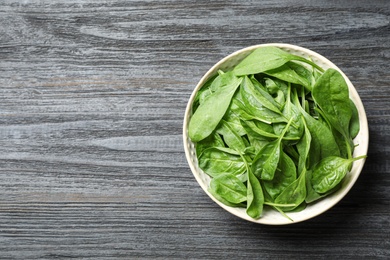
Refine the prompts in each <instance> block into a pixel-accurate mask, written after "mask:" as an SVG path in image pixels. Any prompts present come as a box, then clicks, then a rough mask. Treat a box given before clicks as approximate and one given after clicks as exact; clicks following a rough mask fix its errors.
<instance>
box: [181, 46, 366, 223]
mask: <svg viewBox="0 0 390 260" xmlns="http://www.w3.org/2000/svg"><path fill="white" fill-rule="evenodd" d="M264 46H276V47H279V48H281V49H283V50H285V51H287V52H290V53H292V54H295V55H299V56H302V57H305V58H310V59H311V60H312V61H314V62H315V63H317V64H318V65H319V66H321V67H322V68H324V69H328V68H334V69H337V70H338V71H340V73H341V74H342V75H343V77H344V78H345V80H346V82H347V84H348V87H349V94H350V97H351V99H352V100H353V101H354V103H355V105H356V107H357V109H358V112H359V118H360V132H359V134H358V135H357V136H356V138H355V139H354V143H355V144H358V146H357V147H356V148H355V150H354V154H353V156H354V157H356V156H359V155H365V154H367V150H368V136H369V135H368V124H367V117H366V113H365V111H364V107H363V104H362V101H361V100H360V97H359V95H358V93H357V91H356V89H355V88H354V86H353V85H352V83H351V81H350V80H349V79H348V78H347V76H346V75H345V74H344V73H343V72H342V71H341V70H340V69H339V68H338V67H337V66H336V65H335V64H333V63H332V62H331V61H329V60H328V59H326V58H325V57H323V56H321V55H320V54H318V53H316V52H313V51H311V50H308V49H306V48H302V47H299V46H296V45H291V44H282V43H270V44H260V45H254V46H250V47H247V48H244V49H241V50H239V51H236V52H234V53H232V54H230V55H229V56H227V57H225V58H223V59H222V60H220V61H219V62H218V63H216V64H215V65H214V66H213V67H212V68H211V69H210V70H209V71H208V72H207V73H206V74H205V75H204V76H203V77H202V78H201V80H200V81H199V83H198V85H197V86H196V87H195V89H194V91H193V93H192V95H191V97H190V100H189V102H188V104H187V108H186V111H185V117H184V124H183V142H184V150H185V154H186V158H187V161H188V164H189V166H190V168H191V171H192V173H193V174H194V176H195V179H196V180H197V181H198V183H199V185H200V186H201V187H202V189H203V190H204V191H205V192H206V194H207V195H208V196H209V197H210V198H211V199H212V200H214V201H215V202H216V203H217V204H218V205H220V206H221V207H222V208H224V209H225V210H227V211H228V212H230V213H232V214H234V215H236V216H238V217H240V218H242V219H245V220H248V221H252V222H255V223H261V224H268V225H284V224H292V223H298V222H301V221H304V220H307V219H310V218H313V217H315V216H317V215H319V214H321V213H323V212H325V211H327V210H328V209H330V208H331V207H332V206H334V205H335V204H336V203H338V202H339V201H340V200H341V199H342V198H343V197H344V196H345V195H346V194H347V193H348V191H349V190H350V189H351V188H352V186H353V185H354V183H355V182H356V180H357V178H358V177H359V175H360V172H361V170H362V169H363V165H364V163H365V159H362V160H358V161H355V162H354V163H353V167H352V169H351V171H350V172H349V173H348V174H347V176H346V177H345V178H344V180H343V182H342V186H341V188H340V189H339V190H338V191H337V192H335V193H333V194H331V195H329V196H328V197H326V198H324V199H321V200H319V201H316V202H313V203H311V204H309V205H307V207H306V208H305V209H304V210H303V211H300V212H291V213H287V214H288V216H289V217H290V218H291V219H292V220H293V221H291V220H289V219H287V218H286V217H284V216H282V215H281V214H280V213H279V212H277V211H276V210H274V209H270V208H268V207H267V208H264V211H263V216H262V217H261V218H259V219H253V218H251V217H249V216H248V215H247V214H246V211H245V208H235V207H229V206H226V205H224V204H223V203H221V202H219V201H218V200H217V199H216V198H214V197H213V195H211V194H210V193H209V192H208V191H207V189H208V186H209V183H210V177H209V176H208V175H207V174H205V173H204V172H203V171H202V170H201V169H200V168H199V166H198V161H197V157H196V152H195V145H194V143H192V142H191V140H190V139H189V137H188V124H189V121H190V117H191V114H192V103H193V101H194V98H195V96H196V93H197V91H198V90H199V89H200V88H201V87H202V86H203V84H204V83H205V82H206V81H207V80H208V79H209V78H210V77H212V76H213V75H215V74H217V71H218V70H219V69H221V70H223V71H226V70H229V69H231V68H233V67H234V66H235V65H237V64H238V63H239V62H240V61H241V60H243V59H244V58H245V57H246V56H248V55H249V54H250V53H251V52H252V51H254V50H255V49H257V48H259V47H264Z"/></svg>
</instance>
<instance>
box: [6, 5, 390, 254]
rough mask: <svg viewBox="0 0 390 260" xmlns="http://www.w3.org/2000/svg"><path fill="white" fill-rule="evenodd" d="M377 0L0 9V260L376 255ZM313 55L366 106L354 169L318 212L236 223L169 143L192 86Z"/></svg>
mask: <svg viewBox="0 0 390 260" xmlns="http://www.w3.org/2000/svg"><path fill="white" fill-rule="evenodd" d="M389 13H390V6H389V4H388V1H379V0H372V1H350V0H348V1H341V2H340V3H339V2H338V1H301V0H299V1H285V0H283V1H282V0H278V1H271V0H266V1H246V2H239V1H204V0H201V1H184V0H181V1H174V0H162V1H155V0H148V1H123V0H122V1H121V0H106V1H98V0H83V1H80V0H77V1H75V0H50V1H49V0H41V1H16V0H2V1H1V0H0V24H1V26H0V259H66V258H80V259H120V258H124V259H132V258H141V259H150V258H161V259H183V258H191V259H243V258H248V259H257V258H266V259H267V258H278V259H286V258H288V259H317V258H319V259H324V258H336V257H339V258H343V259H359V258H364V259H366V258H383V259H386V258H389V257H390V237H389V234H390V219H389V218H390V207H389V206H390V205H389V201H390V179H389V178H388V176H389V174H390V165H389V163H390V160H389V157H390V154H389V152H390V149H389V147H390V139H389V138H390V134H389V125H390V108H389V104H390V88H389V82H390V78H389V72H388V71H389V65H388V64H389V57H390V52H389V50H390V44H389V42H390V34H389V33H390V26H389V22H390V16H389ZM268 42H285V43H292V44H297V45H300V46H303V47H307V48H310V49H312V50H314V51H317V52H319V53H320V54H322V55H324V56H326V57H328V58H329V59H330V60H332V61H333V62H334V63H335V64H336V65H338V66H339V67H340V68H341V69H342V70H343V71H344V72H345V73H346V74H347V76H348V77H349V78H350V79H351V81H352V82H353V84H354V85H355V87H356V89H357V90H358V92H359V94H360V95H361V98H362V100H363V103H364V105H365V108H366V112H367V116H368V121H369V126H370V149H369V154H368V156H369V158H368V160H367V163H366V166H365V168H364V170H363V172H362V175H361V177H360V178H359V180H358V181H357V183H356V186H355V187H354V188H353V189H352V190H351V192H350V193H349V194H348V195H347V196H346V198H345V199H343V200H342V201H341V202H340V203H339V204H338V205H337V206H335V207H334V208H333V209H331V210H330V211H329V212H327V213H325V214H323V215H321V216H319V217H316V218H315V219H312V220H309V221H307V222H304V223H298V224H294V225H289V226H283V227H270V226H263V225H256V224H252V223H248V222H245V221H242V220H240V219H238V218H236V217H234V216H232V215H230V214H229V213H227V212H225V211H223V210H222V209H221V208H219V207H218V206H217V205H216V204H215V203H214V202H212V201H211V200H210V199H209V198H208V197H207V196H206V195H205V194H204V192H203V191H202V190H201V188H200V187H199V185H198V184H197V183H196V181H195V179H194V177H193V176H192V173H191V171H190V169H189V167H188V165H187V162H186V159H185V156H184V150H183V147H182V141H181V133H182V121H183V117H184V110H185V107H186V103H187V101H188V98H189V97H190V94H191V92H192V90H193V89H194V87H195V85H196V84H197V82H198V81H199V79H200V78H201V77H202V75H203V74H204V73H205V72H206V71H207V70H208V69H209V68H210V67H211V66H212V65H213V64H214V63H216V62H217V61H218V60H220V59H221V58H223V57H224V56H226V55H227V54H230V53H231V52H233V51H236V50H239V49H241V48H243V47H246V46H249V45H253V44H259V43H268Z"/></svg>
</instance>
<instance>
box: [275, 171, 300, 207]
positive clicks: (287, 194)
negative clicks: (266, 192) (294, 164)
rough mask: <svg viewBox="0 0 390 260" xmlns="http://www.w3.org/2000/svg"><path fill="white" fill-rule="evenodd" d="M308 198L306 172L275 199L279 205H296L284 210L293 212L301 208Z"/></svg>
mask: <svg viewBox="0 0 390 260" xmlns="http://www.w3.org/2000/svg"><path fill="white" fill-rule="evenodd" d="M305 198H306V170H304V171H303V172H302V173H301V175H299V177H298V178H297V179H296V180H295V181H294V182H292V183H291V184H290V185H289V186H287V187H286V188H285V189H284V190H283V191H282V193H280V195H279V196H278V197H277V198H276V199H275V203H278V204H294V205H295V206H292V207H287V208H283V209H284V211H285V212H286V211H291V210H293V209H295V208H296V207H297V206H299V205H300V204H301V203H302V202H304V201H305Z"/></svg>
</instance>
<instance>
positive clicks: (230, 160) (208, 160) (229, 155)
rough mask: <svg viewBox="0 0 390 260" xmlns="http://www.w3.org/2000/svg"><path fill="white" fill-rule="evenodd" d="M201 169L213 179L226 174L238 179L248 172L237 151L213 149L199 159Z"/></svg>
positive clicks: (204, 152)
mask: <svg viewBox="0 0 390 260" xmlns="http://www.w3.org/2000/svg"><path fill="white" fill-rule="evenodd" d="M198 161H199V167H200V168H201V169H202V170H203V171H204V172H205V173H207V174H208V175H210V176H211V177H217V176H219V175H221V174H224V173H226V172H230V173H231V174H232V175H234V176H236V177H238V176H239V175H241V174H243V173H244V172H245V170H246V168H245V167H246V166H245V163H244V161H243V160H242V158H241V156H240V155H239V154H237V152H236V151H235V150H232V149H228V148H219V147H211V148H207V149H205V150H204V151H203V153H202V154H201V155H200V156H199V158H198Z"/></svg>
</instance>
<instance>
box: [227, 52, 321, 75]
mask: <svg viewBox="0 0 390 260" xmlns="http://www.w3.org/2000/svg"><path fill="white" fill-rule="evenodd" d="M290 60H298V61H302V62H305V63H308V64H311V65H312V66H315V67H316V68H318V69H320V70H322V69H321V68H319V66H317V65H315V64H314V63H313V62H311V61H309V60H307V59H305V58H303V57H300V56H297V55H293V54H290V53H288V52H286V51H283V50H282V49H280V48H277V47H273V46H266V47H260V48H257V49H255V50H254V51H253V52H252V53H251V54H249V55H248V56H247V57H246V58H245V59H243V60H242V61H241V62H240V63H239V64H238V65H237V66H236V67H235V68H234V69H233V72H234V74H235V75H237V76H242V75H251V74H258V73H260V72H264V71H267V70H272V69H275V68H278V67H280V66H282V65H283V64H285V63H286V62H288V61H290Z"/></svg>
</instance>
